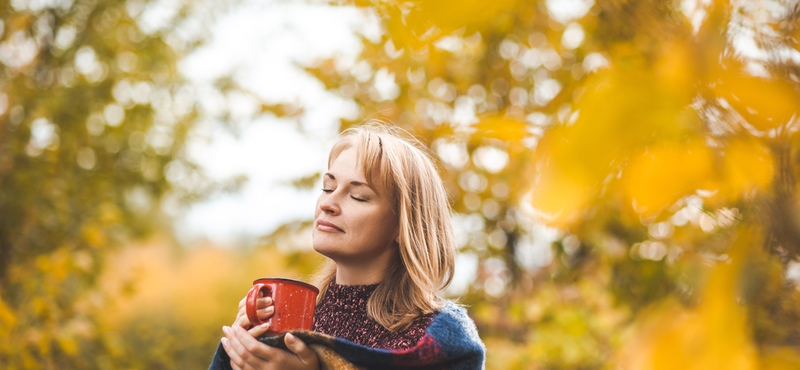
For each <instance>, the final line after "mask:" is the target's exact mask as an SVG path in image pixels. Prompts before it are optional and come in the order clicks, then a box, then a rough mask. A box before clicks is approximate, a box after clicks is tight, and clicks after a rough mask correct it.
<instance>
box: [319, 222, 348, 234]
mask: <svg viewBox="0 0 800 370" xmlns="http://www.w3.org/2000/svg"><path fill="white" fill-rule="evenodd" d="M317 230H320V231H328V232H334V231H338V232H342V233H343V232H344V230H342V229H341V228H340V227H339V226H336V225H334V224H333V223H330V222H328V221H325V220H319V221H317Z"/></svg>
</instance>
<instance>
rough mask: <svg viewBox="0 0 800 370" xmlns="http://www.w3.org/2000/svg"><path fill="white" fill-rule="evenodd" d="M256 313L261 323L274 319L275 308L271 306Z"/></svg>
mask: <svg viewBox="0 0 800 370" xmlns="http://www.w3.org/2000/svg"><path fill="white" fill-rule="evenodd" d="M256 313H257V314H258V318H259V319H260V320H261V321H266V320H267V319H269V318H270V317H272V314H273V313H275V307H274V306H271V305H270V306H267V307H266V308H261V309H259V310H258V311H256Z"/></svg>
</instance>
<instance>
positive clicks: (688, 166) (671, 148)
mask: <svg viewBox="0 0 800 370" xmlns="http://www.w3.org/2000/svg"><path fill="white" fill-rule="evenodd" d="M712 165H713V158H712V155H711V151H710V149H708V148H707V147H706V146H705V145H703V143H702V142H699V141H693V142H690V143H687V144H675V143H669V144H662V145H658V146H654V147H651V148H647V149H645V150H644V151H642V152H641V153H639V154H638V155H636V156H634V157H633V158H632V159H631V161H630V163H629V164H628V166H626V168H625V169H624V170H623V189H624V191H625V194H626V196H627V199H628V200H629V201H630V202H631V204H632V205H633V208H634V210H635V211H636V212H638V213H652V212H658V211H659V210H661V209H663V208H664V207H668V206H670V205H672V204H673V203H674V202H676V201H677V200H678V199H680V198H682V197H684V196H686V195H690V194H692V193H694V192H695V191H696V190H698V189H704V188H706V186H707V185H708V184H709V182H710V180H711V177H710V174H711V171H712V168H713V167H712Z"/></svg>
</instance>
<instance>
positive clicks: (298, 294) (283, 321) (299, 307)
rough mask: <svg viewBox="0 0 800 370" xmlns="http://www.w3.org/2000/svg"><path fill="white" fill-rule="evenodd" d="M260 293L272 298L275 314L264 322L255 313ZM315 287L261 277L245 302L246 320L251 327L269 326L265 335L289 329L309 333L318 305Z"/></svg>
mask: <svg viewBox="0 0 800 370" xmlns="http://www.w3.org/2000/svg"><path fill="white" fill-rule="evenodd" d="M259 292H263V296H264V297H270V298H272V307H274V309H275V310H274V311H273V314H272V317H270V318H269V319H267V321H261V320H260V319H259V318H258V315H257V314H256V299H258V296H259V294H258V293H259ZM317 294H319V289H317V287H315V286H313V285H311V284H308V283H304V282H302V281H299V280H294V279H286V278H260V279H256V280H255V281H253V286H252V287H250V291H248V292H247V299H246V300H245V304H246V311H247V318H248V319H249V320H250V324H252V325H254V326H255V325H261V324H263V323H265V322H268V323H269V329H267V332H266V333H265V334H267V335H276V334H281V333H285V332H287V331H289V330H311V324H312V323H313V322H314V307H315V306H316V304H317Z"/></svg>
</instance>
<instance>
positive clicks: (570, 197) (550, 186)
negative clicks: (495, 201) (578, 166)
mask: <svg viewBox="0 0 800 370" xmlns="http://www.w3.org/2000/svg"><path fill="white" fill-rule="evenodd" d="M565 169H566V168H564V167H563V166H562V167H560V168H556V167H555V166H549V167H545V168H542V169H540V171H539V175H540V177H539V180H538V181H537V182H536V185H535V186H534V187H533V192H532V194H531V201H532V203H533V207H534V208H535V209H536V210H537V211H538V213H539V217H541V218H542V221H544V222H545V223H547V224H548V225H550V226H556V227H565V226H567V225H568V224H570V223H572V222H573V221H575V220H577V218H578V217H579V216H580V213H581V210H582V209H584V208H585V207H586V206H587V204H588V203H589V202H590V201H591V199H592V197H593V195H594V193H595V192H596V191H595V190H594V189H593V187H592V184H593V181H591V180H590V179H587V178H585V177H584V176H582V174H581V173H576V172H572V173H570V172H566V171H564V170H565Z"/></svg>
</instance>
